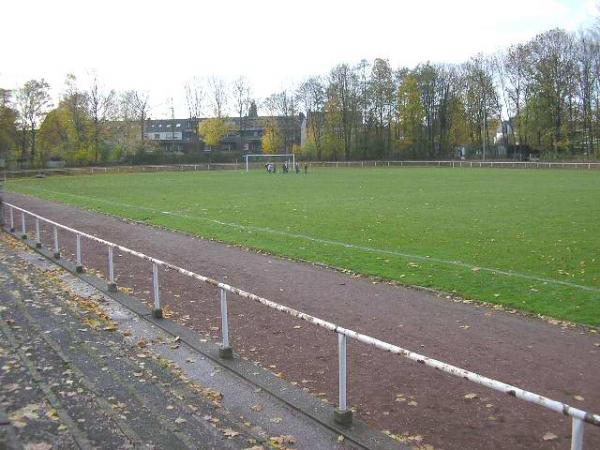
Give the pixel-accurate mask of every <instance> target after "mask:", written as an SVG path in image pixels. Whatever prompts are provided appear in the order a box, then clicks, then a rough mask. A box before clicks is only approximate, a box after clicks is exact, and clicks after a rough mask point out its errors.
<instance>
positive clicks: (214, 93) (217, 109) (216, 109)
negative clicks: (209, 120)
mask: <svg viewBox="0 0 600 450" xmlns="http://www.w3.org/2000/svg"><path fill="white" fill-rule="evenodd" d="M208 86H209V88H210V101H211V104H212V107H213V114H214V116H215V117H217V118H221V117H223V114H224V112H225V110H226V108H227V89H226V88H225V82H224V81H223V80H222V79H221V78H217V77H211V78H210V79H209V80H208Z"/></svg>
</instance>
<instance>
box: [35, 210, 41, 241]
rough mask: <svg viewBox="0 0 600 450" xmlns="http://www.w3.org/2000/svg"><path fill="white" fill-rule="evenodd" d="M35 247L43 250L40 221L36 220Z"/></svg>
mask: <svg viewBox="0 0 600 450" xmlns="http://www.w3.org/2000/svg"><path fill="white" fill-rule="evenodd" d="M35 247H36V248H42V235H41V233H40V219H39V218H38V217H36V218H35Z"/></svg>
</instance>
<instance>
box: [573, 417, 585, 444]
mask: <svg viewBox="0 0 600 450" xmlns="http://www.w3.org/2000/svg"><path fill="white" fill-rule="evenodd" d="M583 425H584V423H583V421H582V420H581V419H578V418H576V417H573V426H572V428H571V450H583Z"/></svg>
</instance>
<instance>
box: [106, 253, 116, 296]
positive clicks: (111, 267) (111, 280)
mask: <svg viewBox="0 0 600 450" xmlns="http://www.w3.org/2000/svg"><path fill="white" fill-rule="evenodd" d="M113 254H114V251H113V247H112V245H109V246H108V284H107V288H108V292H117V283H115V264H114V261H113Z"/></svg>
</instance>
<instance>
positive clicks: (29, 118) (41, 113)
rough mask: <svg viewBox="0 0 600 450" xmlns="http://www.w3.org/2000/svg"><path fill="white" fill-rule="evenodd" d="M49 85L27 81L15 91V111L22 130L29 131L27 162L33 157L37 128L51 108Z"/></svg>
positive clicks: (40, 81) (44, 82) (42, 82)
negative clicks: (17, 113)
mask: <svg viewBox="0 0 600 450" xmlns="http://www.w3.org/2000/svg"><path fill="white" fill-rule="evenodd" d="M49 91H50V85H49V84H48V83H46V81H44V79H43V78H42V79H41V80H39V81H38V80H29V81H28V82H26V83H25V84H24V85H23V87H22V88H20V89H19V90H18V91H17V103H16V105H17V111H18V112H19V118H20V122H21V126H22V127H23V130H24V131H25V130H28V131H29V136H30V153H29V160H30V161H31V162H32V163H33V160H34V157H35V137H36V132H37V128H38V126H39V125H40V123H41V121H42V120H43V118H44V117H45V116H46V113H47V112H48V108H50V107H51V100H50V94H49Z"/></svg>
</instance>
